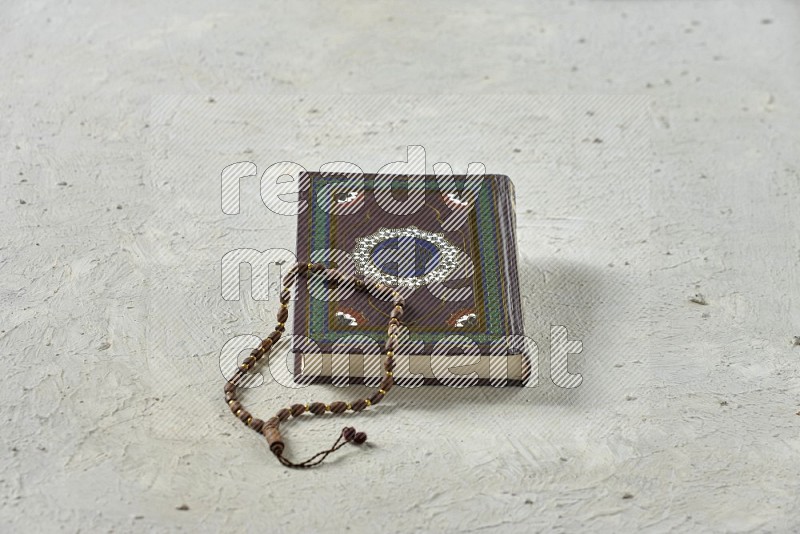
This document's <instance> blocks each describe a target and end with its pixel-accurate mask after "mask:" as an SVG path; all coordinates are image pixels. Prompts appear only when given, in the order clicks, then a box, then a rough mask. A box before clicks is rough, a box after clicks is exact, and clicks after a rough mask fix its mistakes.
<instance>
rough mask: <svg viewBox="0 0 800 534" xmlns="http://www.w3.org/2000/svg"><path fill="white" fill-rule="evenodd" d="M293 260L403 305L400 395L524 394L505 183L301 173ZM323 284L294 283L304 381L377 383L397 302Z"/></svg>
mask: <svg viewBox="0 0 800 534" xmlns="http://www.w3.org/2000/svg"><path fill="white" fill-rule="evenodd" d="M301 182H302V183H301V187H300V191H301V193H300V198H299V200H300V202H301V203H302V209H301V211H300V214H299V215H298V224H297V257H298V259H301V260H305V259H306V258H308V259H309V260H310V261H313V262H324V263H327V264H329V265H330V266H334V267H337V268H339V269H343V270H345V271H350V272H353V273H355V274H356V275H357V276H359V277H362V278H373V279H378V280H380V281H381V282H383V283H384V284H386V285H387V286H390V287H395V288H398V289H399V290H400V291H401V292H402V293H403V295H404V297H405V298H406V310H405V315H404V317H403V329H402V333H401V336H400V348H399V349H398V350H397V352H396V355H395V359H396V361H397V366H396V367H397V369H396V372H395V381H396V383H397V384H398V385H401V386H402V385H405V386H415V385H421V384H426V385H449V386H455V387H462V386H467V385H488V384H491V385H495V386H502V385H512V386H513V385H521V384H522V383H524V381H525V380H526V379H527V376H528V373H529V372H530V362H529V361H528V360H527V358H526V356H525V355H524V350H523V348H522V343H521V341H520V336H522V335H523V322H522V311H521V305H520V295H519V280H518V274H517V251H516V235H515V224H516V223H515V215H514V189H513V184H512V183H511V180H510V179H509V178H508V177H507V176H502V175H480V176H436V175H425V176H397V175H392V176H387V175H369V174H363V175H361V174H359V175H345V174H328V173H315V172H309V173H304V174H303V176H302V177H301ZM352 289H353V288H347V287H335V285H331V284H330V283H326V282H325V281H322V280H311V281H309V280H301V281H300V282H298V286H297V293H296V305H295V308H294V309H295V311H294V333H295V338H294V342H293V349H292V350H293V352H294V356H295V357H294V375H295V380H296V381H297V382H300V383H335V384H338V385H343V384H367V385H374V384H373V382H375V381H376V380H377V381H379V380H380V378H381V360H380V358H381V356H380V354H381V347H382V344H383V342H384V340H385V325H386V322H387V320H388V317H389V313H390V311H391V304H390V303H389V302H386V301H381V300H380V299H379V298H377V297H376V296H373V295H369V294H365V293H363V292H356V291H353V290H352Z"/></svg>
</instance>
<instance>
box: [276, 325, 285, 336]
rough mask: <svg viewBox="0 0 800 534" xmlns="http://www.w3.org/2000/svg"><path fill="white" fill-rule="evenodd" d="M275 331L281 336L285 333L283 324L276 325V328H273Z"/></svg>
mask: <svg viewBox="0 0 800 534" xmlns="http://www.w3.org/2000/svg"><path fill="white" fill-rule="evenodd" d="M275 331H276V332H280V333H281V334H283V333H284V332H285V331H286V325H285V324H283V323H278V326H276V327H275Z"/></svg>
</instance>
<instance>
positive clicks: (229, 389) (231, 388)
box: [224, 382, 236, 393]
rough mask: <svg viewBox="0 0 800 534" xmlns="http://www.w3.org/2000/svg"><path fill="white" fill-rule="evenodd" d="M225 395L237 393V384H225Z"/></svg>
mask: <svg viewBox="0 0 800 534" xmlns="http://www.w3.org/2000/svg"><path fill="white" fill-rule="evenodd" d="M224 390H225V393H230V392H232V391H236V384H234V383H233V382H225V388H224Z"/></svg>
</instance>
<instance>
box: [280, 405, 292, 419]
mask: <svg viewBox="0 0 800 534" xmlns="http://www.w3.org/2000/svg"><path fill="white" fill-rule="evenodd" d="M290 415H292V412H291V410H289V409H288V408H283V409H282V410H279V411H278V414H277V417H278V419H280V420H281V421H286V420H287V419H289V416H290Z"/></svg>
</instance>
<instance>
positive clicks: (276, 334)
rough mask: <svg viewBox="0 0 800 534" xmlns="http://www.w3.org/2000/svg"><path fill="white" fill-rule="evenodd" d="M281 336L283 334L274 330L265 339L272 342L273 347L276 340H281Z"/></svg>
mask: <svg viewBox="0 0 800 534" xmlns="http://www.w3.org/2000/svg"><path fill="white" fill-rule="evenodd" d="M282 335H283V333H282V332H281V331H280V330H276V331H274V332H272V333H271V334H270V335H268V336H267V339H269V340H272V344H273V345H274V344H275V343H277V342H278V340H279V339H280V338H281V336H282Z"/></svg>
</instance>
